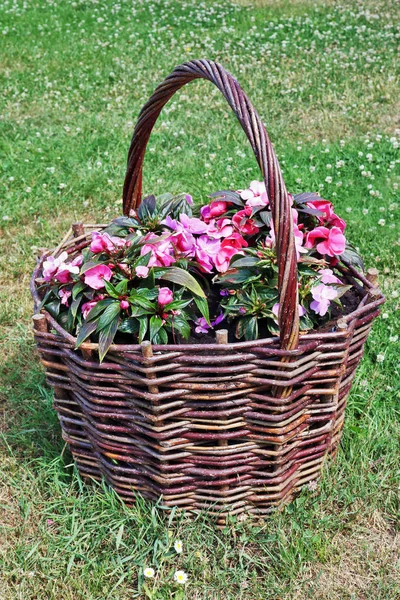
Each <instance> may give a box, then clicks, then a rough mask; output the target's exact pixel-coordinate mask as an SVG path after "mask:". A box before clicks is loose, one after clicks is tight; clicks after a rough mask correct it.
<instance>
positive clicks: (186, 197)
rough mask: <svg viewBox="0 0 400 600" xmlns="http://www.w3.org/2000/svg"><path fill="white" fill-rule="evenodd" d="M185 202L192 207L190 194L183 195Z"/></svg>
mask: <svg viewBox="0 0 400 600" xmlns="http://www.w3.org/2000/svg"><path fill="white" fill-rule="evenodd" d="M185 200H186V202H187V203H188V204H189V205H190V206H193V198H192V196H191V195H190V194H185Z"/></svg>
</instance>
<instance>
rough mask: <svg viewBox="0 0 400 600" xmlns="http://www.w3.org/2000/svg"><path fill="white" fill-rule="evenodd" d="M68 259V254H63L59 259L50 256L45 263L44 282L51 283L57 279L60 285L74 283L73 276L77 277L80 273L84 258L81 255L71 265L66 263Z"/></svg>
mask: <svg viewBox="0 0 400 600" xmlns="http://www.w3.org/2000/svg"><path fill="white" fill-rule="evenodd" d="M67 259H68V253H67V252H62V253H61V254H60V256H58V257H57V258H54V256H49V257H48V258H47V259H46V260H45V261H44V263H43V278H44V280H45V281H51V280H52V279H57V281H59V282H60V283H69V282H70V281H72V278H71V275H72V274H73V275H77V274H78V273H79V267H80V265H81V264H82V261H83V257H82V255H81V254H80V255H79V256H77V257H76V258H74V260H73V261H71V262H70V263H66V262H65V261H66V260H67Z"/></svg>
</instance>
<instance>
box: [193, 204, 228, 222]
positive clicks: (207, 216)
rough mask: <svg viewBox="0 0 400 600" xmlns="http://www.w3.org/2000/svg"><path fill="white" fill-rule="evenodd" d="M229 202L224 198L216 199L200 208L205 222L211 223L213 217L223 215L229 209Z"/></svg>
mask: <svg viewBox="0 0 400 600" xmlns="http://www.w3.org/2000/svg"><path fill="white" fill-rule="evenodd" d="M228 205H229V204H228V202H224V201H223V200H214V202H211V204H207V205H206V206H202V208H201V209H200V215H201V218H202V219H203V221H205V223H209V222H210V220H211V219H216V218H218V217H221V216H222V215H223V214H224V213H226V211H227V210H228Z"/></svg>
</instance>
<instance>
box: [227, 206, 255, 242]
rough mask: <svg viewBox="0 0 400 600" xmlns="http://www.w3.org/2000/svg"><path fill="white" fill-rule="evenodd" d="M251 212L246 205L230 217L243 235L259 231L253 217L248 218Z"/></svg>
mask: <svg viewBox="0 0 400 600" xmlns="http://www.w3.org/2000/svg"><path fill="white" fill-rule="evenodd" d="M251 212H252V210H251V207H250V206H246V208H245V209H244V210H239V211H238V212H237V213H236V214H235V215H234V216H233V217H232V223H233V224H234V225H235V227H236V228H237V229H238V230H239V231H240V233H242V234H243V235H254V234H256V233H258V231H259V229H258V227H257V225H256V224H255V223H254V221H253V219H251V218H250V215H251Z"/></svg>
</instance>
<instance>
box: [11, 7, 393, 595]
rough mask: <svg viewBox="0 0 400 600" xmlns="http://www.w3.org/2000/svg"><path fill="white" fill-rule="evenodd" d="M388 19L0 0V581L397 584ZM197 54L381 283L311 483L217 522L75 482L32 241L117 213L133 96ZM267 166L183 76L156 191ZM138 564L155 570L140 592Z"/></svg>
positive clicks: (148, 174) (215, 99)
mask: <svg viewBox="0 0 400 600" xmlns="http://www.w3.org/2000/svg"><path fill="white" fill-rule="evenodd" d="M399 22H400V18H399V11H398V8H397V6H396V3H394V2H392V1H389V0H388V1H385V0H365V1H356V0H342V1H341V2H325V1H322V0H320V1H318V0H317V1H316V2H315V1H314V2H311V1H309V0H302V1H297V2H296V1H294V0H287V1H285V0H276V1H272V0H271V1H267V0H265V1H262V0H260V1H257V2H254V3H252V2H245V1H242V2H240V4H234V3H232V2H228V1H225V0H224V1H222V0H219V1H218V2H204V1H195V0H190V1H186V2H179V1H177V0H173V1H172V0H169V1H168V0H163V1H161V0H159V1H158V2H154V1H151V0H141V1H135V2H127V1H123V0H121V1H120V2H119V3H117V2H112V1H111V0H108V1H105V0H99V1H92V2H88V1H83V0H82V1H77V2H63V1H61V0H58V1H57V0H47V1H45V0H35V1H28V2H23V1H22V0H15V1H14V2H11V1H5V0H0V24H1V25H0V37H1V44H0V61H1V63H0V64H1V70H0V79H1V88H0V89H1V90H2V91H1V92H0V156H1V164H0V246H1V252H0V254H1V256H0V340H1V341H0V345H1V348H0V350H1V354H0V356H1V357H2V361H1V363H2V364H1V366H0V369H1V388H0V416H1V419H0V461H1V467H2V468H1V473H0V598H1V600H3V599H4V600H17V599H18V600H31V599H39V600H48V599H49V600H51V599H54V600H60V599H61V598H62V599H63V600H76V599H80V598H82V599H87V600H103V599H113V600H114V599H118V600H119V599H121V600H125V599H128V598H129V599H130V598H134V597H137V598H140V599H144V598H154V599H157V600H162V599H169V598H175V599H176V600H179V599H182V598H187V599H188V600H200V599H201V600H219V599H221V600H225V599H227V600H233V599H236V598H241V599H243V600H261V599H271V600H278V599H285V600H288V599H293V600H294V599H303V598H317V599H318V598H321V599H326V600H330V599H340V600H346V599H354V600H356V599H361V598H362V599H372V598H373V599H374V600H381V599H382V600H383V599H387V600H394V599H395V598H398V597H399V596H400V564H399V549H400V535H399V533H398V529H399V508H400V507H399V504H400V502H399V498H400V491H399V490H400V473H399V464H400V425H399V412H400V411H399V400H400V383H399V382H400V373H399V371H400V363H399V356H400V353H399V350H400V345H399V341H398V336H399V335H400V331H399V325H398V322H399V309H400V300H399V292H400V277H399V247H400V227H399V223H400V202H399V197H398V188H399V184H400V168H399V164H400V154H399V147H400V129H399V128H400V124H399V121H398V114H399V101H398V98H399V86H398V81H399V62H398V57H397V55H396V50H397V44H398V25H399ZM202 57H205V58H211V59H214V60H217V61H219V62H221V63H222V64H223V65H224V66H226V67H227V68H228V69H229V70H230V71H231V72H232V73H233V74H234V75H235V76H236V77H237V78H238V79H239V81H240V83H241V84H242V86H243V87H244V89H245V90H246V91H247V92H248V93H249V96H250V97H251V99H252V101H253V103H254V104H255V106H256V107H257V109H258V110H259V112H260V114H261V116H262V117H263V119H264V121H265V123H266V125H267V128H268V131H269V133H270V135H271V138H272V140H273V141H274V144H275V146H276V150H277V153H278V156H279V158H280V160H281V164H282V167H283V170H284V176H285V179H286V183H287V186H288V188H289V190H290V191H292V192H299V191H309V190H319V191H320V193H321V194H322V195H324V196H325V197H327V198H329V199H331V200H332V201H333V202H334V203H335V205H336V207H337V210H338V212H339V214H343V216H344V217H345V218H346V219H347V221H348V237H349V238H350V239H351V240H352V241H353V242H354V243H355V244H356V245H357V246H359V248H360V250H361V252H362V253H363V255H364V257H365V259H366V263H367V266H377V267H378V268H379V270H380V272H381V283H382V287H383V289H384V291H385V293H386V295H387V299H388V300H387V304H386V305H385V307H384V309H383V313H384V315H383V316H384V317H385V318H380V319H379V320H378V321H377V322H376V324H375V326H374V329H373V332H372V334H371V336H370V339H369V341H368V344H367V350H366V356H365V358H364V359H363V362H362V364H361V367H360V369H359V371H358V375H357V378H356V382H355V384H354V388H353V390H352V392H351V396H350V400H349V407H348V417H347V422H346V425H345V430H344V437H343V442H342V445H341V449H340V452H339V455H338V458H337V461H336V462H335V463H334V464H329V465H327V468H326V470H325V472H324V476H323V479H322V481H321V484H320V485H319V486H318V488H317V489H316V490H313V491H311V490H305V491H304V492H303V493H302V495H301V496H300V497H299V498H298V499H297V500H296V501H295V502H294V503H293V504H292V505H290V506H289V507H287V508H286V509H285V510H284V511H283V512H277V513H275V514H273V515H272V516H271V517H270V518H269V519H267V520H266V521H264V522H258V521H254V520H251V519H247V520H243V521H237V520H232V521H231V522H229V523H228V525H227V526H226V528H225V530H223V531H216V530H215V528H214V526H213V524H212V523H211V522H210V521H209V520H208V519H207V516H206V515H201V516H200V517H198V518H197V519H196V520H194V521H189V520H187V519H186V518H185V517H184V516H182V515H181V516H178V515H172V518H169V517H168V515H167V514H166V513H165V512H164V511H163V510H162V508H157V509H154V508H152V507H151V506H149V505H147V504H145V503H142V502H141V501H138V505H137V506H136V507H135V508H133V509H127V508H125V507H124V506H122V505H121V504H120V502H119V500H118V499H117V498H116V497H115V496H114V495H113V493H112V492H109V491H107V490H105V489H103V488H102V487H101V486H95V487H94V488H87V487H86V486H84V485H83V484H82V482H81V481H80V479H79V477H78V476H77V474H76V472H75V471H74V469H73V466H72V465H71V456H70V455H69V453H68V450H67V449H66V448H64V447H63V443H62V440H61V434H60V427H59V424H58V420H57V416H56V414H55V413H54V411H53V409H52V395H51V392H50V391H49V389H48V388H47V387H46V385H45V381H44V375H43V372H42V369H41V367H40V366H39V361H38V357H37V355H36V354H35V351H34V345H33V340H32V335H31V332H30V314H31V300H30V297H29V293H28V283H29V276H30V272H31V271H32V269H33V265H34V262H35V255H36V253H37V248H38V247H43V246H45V247H51V246H54V245H55V244H56V243H57V242H58V241H59V239H60V238H61V237H62V235H63V234H64V233H65V231H66V230H67V229H68V227H69V226H70V224H71V223H72V222H74V221H76V220H84V221H86V222H105V221H107V220H111V218H112V217H114V216H116V215H117V214H118V213H119V212H120V207H121V200H120V198H121V190H122V183H123V177H124V170H125V161H126V154H127V149H128V145H129V140H130V135H131V132H132V129H133V125H134V121H135V118H136V116H137V114H138V112H139V110H140V107H141V105H142V104H143V103H144V102H145V101H146V100H147V98H148V96H149V94H150V93H151V91H152V90H153V89H154V87H155V85H156V84H157V83H158V82H159V81H161V80H162V78H163V77H164V76H166V75H167V74H168V73H169V72H170V70H171V69H172V68H173V66H175V65H176V64H179V63H181V62H183V61H185V60H188V59H191V58H202ZM396 128H397V129H396ZM257 177H259V173H258V170H257V165H256V161H255V159H254V157H253V156H252V155H251V151H250V149H249V146H248V143H247V142H246V139H245V136H244V134H243V132H242V131H241V130H240V127H239V126H238V124H237V123H236V121H235V118H234V117H233V115H231V114H229V112H228V109H227V107H226V104H225V101H224V100H223V98H222V97H221V96H219V95H218V92H217V91H216V90H215V89H213V88H212V87H211V84H209V83H205V82H196V83H193V84H191V85H190V86H188V87H187V88H185V89H184V90H182V91H181V92H180V93H179V94H178V95H177V96H176V98H174V99H173V100H172V101H171V102H170V104H169V105H168V106H167V107H166V109H165V110H164V112H163V114H162V116H161V118H160V121H159V123H158V124H157V126H156V128H155V130H154V134H153V136H152V138H151V140H150V144H149V152H148V154H147V156H146V164H145V189H146V191H153V192H155V193H160V192H163V191H172V192H177V191H188V192H191V193H192V194H193V195H194V196H195V198H196V199H197V201H199V202H200V201H204V200H205V198H206V194H207V193H209V192H211V191H214V190H215V189H220V188H225V187H233V188H240V187H244V186H245V185H246V184H247V183H248V182H250V181H251V179H253V178H257ZM168 519H169V520H168ZM48 520H50V521H48ZM177 538H180V539H181V540H182V541H183V544H184V552H183V553H182V554H181V555H179V556H177V555H175V554H174V552H171V551H170V550H171V548H172V546H173V542H174V540H175V539H177ZM145 566H152V567H154V568H155V569H156V571H157V578H156V579H155V580H153V581H150V582H148V588H147V592H146V590H145V589H144V588H143V587H142V583H143V578H142V576H141V569H142V568H143V567H145ZM177 568H182V569H184V570H185V571H186V572H187V574H188V576H189V581H188V584H187V585H186V586H185V587H179V586H178V585H177V584H174V583H173V581H172V576H173V572H174V570H175V569H177ZM146 594H147V595H146Z"/></svg>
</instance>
